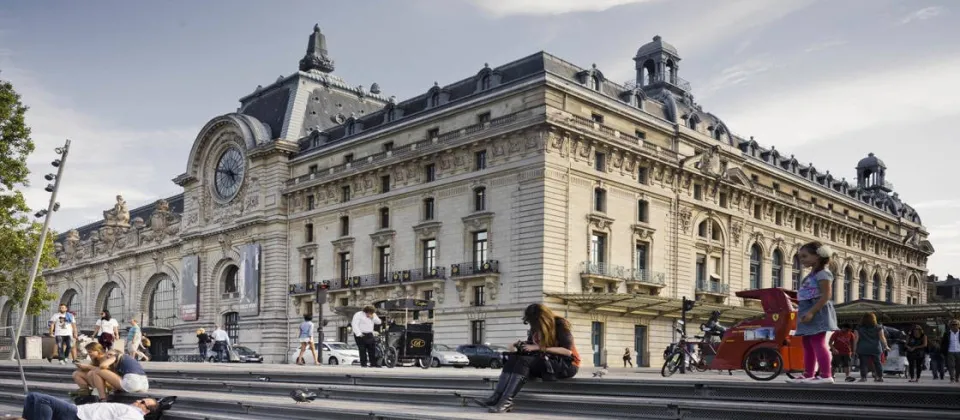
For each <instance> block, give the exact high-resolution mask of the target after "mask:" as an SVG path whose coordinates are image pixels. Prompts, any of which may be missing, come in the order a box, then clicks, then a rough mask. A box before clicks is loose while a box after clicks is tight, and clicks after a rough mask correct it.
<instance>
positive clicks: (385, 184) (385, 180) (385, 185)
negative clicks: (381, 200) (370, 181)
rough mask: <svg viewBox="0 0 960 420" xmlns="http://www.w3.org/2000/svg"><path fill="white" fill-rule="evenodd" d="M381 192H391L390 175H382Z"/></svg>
mask: <svg viewBox="0 0 960 420" xmlns="http://www.w3.org/2000/svg"><path fill="white" fill-rule="evenodd" d="M380 192H381V193H385V192H390V175H384V176H381V177H380Z"/></svg>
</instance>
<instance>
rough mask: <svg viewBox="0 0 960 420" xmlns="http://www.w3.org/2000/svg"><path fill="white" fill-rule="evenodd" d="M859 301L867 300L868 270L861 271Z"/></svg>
mask: <svg viewBox="0 0 960 420" xmlns="http://www.w3.org/2000/svg"><path fill="white" fill-rule="evenodd" d="M858 289H859V290H858V292H859V295H860V297H859V299H866V298H867V272H866V270H860V287H858Z"/></svg>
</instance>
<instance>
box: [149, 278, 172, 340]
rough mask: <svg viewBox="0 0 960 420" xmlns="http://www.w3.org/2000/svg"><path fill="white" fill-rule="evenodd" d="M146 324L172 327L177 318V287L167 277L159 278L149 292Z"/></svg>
mask: <svg viewBox="0 0 960 420" xmlns="http://www.w3.org/2000/svg"><path fill="white" fill-rule="evenodd" d="M147 316H148V318H147V325H149V326H151V327H159V328H173V324H174V322H175V321H176V320H177V289H176V287H175V286H174V284H173V280H171V279H170V278H169V277H166V278H164V279H163V280H160V282H158V283H157V285H156V287H154V288H153V292H152V293H151V294H150V304H149V308H148V310H147Z"/></svg>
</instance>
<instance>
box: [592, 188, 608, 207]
mask: <svg viewBox="0 0 960 420" xmlns="http://www.w3.org/2000/svg"><path fill="white" fill-rule="evenodd" d="M593 210H594V211H596V212H600V213H603V212H606V211H607V192H606V191H604V190H603V189H602V188H597V189H594V190H593Z"/></svg>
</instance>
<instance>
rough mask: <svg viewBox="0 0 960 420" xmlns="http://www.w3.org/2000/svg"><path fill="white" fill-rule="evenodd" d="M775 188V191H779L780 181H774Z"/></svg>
mask: <svg viewBox="0 0 960 420" xmlns="http://www.w3.org/2000/svg"><path fill="white" fill-rule="evenodd" d="M773 190H774V191H777V192H779V191H780V183H779V182H774V183H773Z"/></svg>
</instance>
